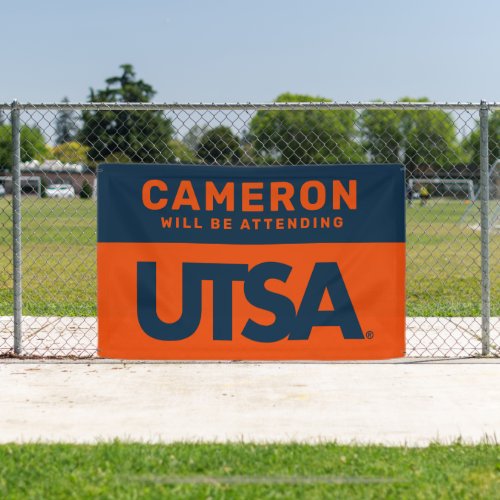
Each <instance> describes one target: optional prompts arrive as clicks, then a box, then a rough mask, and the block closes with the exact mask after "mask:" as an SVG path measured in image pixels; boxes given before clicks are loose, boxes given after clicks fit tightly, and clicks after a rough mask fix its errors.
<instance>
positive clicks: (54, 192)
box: [45, 184, 76, 198]
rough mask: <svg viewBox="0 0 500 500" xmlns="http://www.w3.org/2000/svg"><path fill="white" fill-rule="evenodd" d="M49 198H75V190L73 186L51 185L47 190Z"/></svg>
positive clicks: (46, 193)
mask: <svg viewBox="0 0 500 500" xmlns="http://www.w3.org/2000/svg"><path fill="white" fill-rule="evenodd" d="M45 196H46V197H47V198H74V197H75V196H76V194H75V188H74V187H73V186H72V185H71V184H51V185H50V186H47V187H46V188H45Z"/></svg>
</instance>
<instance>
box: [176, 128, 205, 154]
mask: <svg viewBox="0 0 500 500" xmlns="http://www.w3.org/2000/svg"><path fill="white" fill-rule="evenodd" d="M207 130H208V125H206V124H204V125H193V126H192V127H191V128H190V129H189V130H188V131H187V133H186V135H185V136H184V137H183V139H182V142H183V143H184V144H185V145H186V146H187V147H188V148H190V149H192V150H193V151H196V148H197V147H198V143H199V142H200V139H201V137H202V136H203V134H204V133H205V132H206V131H207Z"/></svg>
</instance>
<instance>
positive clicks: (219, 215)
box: [97, 164, 405, 245]
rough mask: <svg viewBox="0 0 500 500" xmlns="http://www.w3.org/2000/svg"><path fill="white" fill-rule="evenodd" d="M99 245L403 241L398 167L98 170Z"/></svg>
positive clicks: (401, 186)
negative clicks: (123, 243) (124, 243)
mask: <svg viewBox="0 0 500 500" xmlns="http://www.w3.org/2000/svg"><path fill="white" fill-rule="evenodd" d="M97 199H98V212H99V213H98V241H99V242H131V243H161V242H171V243H174V242H175V243H229V244H231V243H232V244H247V245H248V244H279V243H335V242H339V243H363V242H404V241H405V225H404V224H405V221H404V213H405V180H404V167H402V166H401V165H325V166H312V165H303V166H274V167H242V166H238V167H222V166H201V165H148V164H125V165H118V164H105V165H101V166H99V168H98V195H97Z"/></svg>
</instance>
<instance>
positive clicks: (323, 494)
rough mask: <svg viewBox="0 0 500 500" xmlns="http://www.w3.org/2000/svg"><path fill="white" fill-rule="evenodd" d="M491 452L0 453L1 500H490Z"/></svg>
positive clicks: (125, 447)
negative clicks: (426, 499)
mask: <svg viewBox="0 0 500 500" xmlns="http://www.w3.org/2000/svg"><path fill="white" fill-rule="evenodd" d="M499 492H500V446H497V445H486V444H485V445H478V446H464V445H461V444H454V445H451V446H440V445H439V446H438V445H433V446H430V447H427V448H396V447H394V448H389V447H380V446H340V445H335V444H322V445H315V446H312V445H297V444H287V445H244V444H224V445H222V444H173V445H142V444H123V443H119V442H114V443H108V444H98V445H92V446H91V445H42V444H29V445H12V444H9V445H2V446H0V497H2V498H5V499H17V498H19V499H30V498H110V499H111V498H113V499H114V498H248V499H255V498H308V499H315V498H408V499H410V498H411V499H413V498H417V499H418V498H422V499H423V498H471V499H472V498H474V499H476V498H488V499H493V498H499V496H500V493H499Z"/></svg>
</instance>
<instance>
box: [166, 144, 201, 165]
mask: <svg viewBox="0 0 500 500" xmlns="http://www.w3.org/2000/svg"><path fill="white" fill-rule="evenodd" d="M168 148H169V149H170V151H171V152H172V154H173V155H174V161H175V162H176V163H191V164H192V163H196V161H197V159H196V153H195V152H194V151H193V150H192V149H191V148H189V147H188V146H187V145H186V144H185V143H184V142H183V141H178V140H176V139H172V140H171V141H169V143H168Z"/></svg>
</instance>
